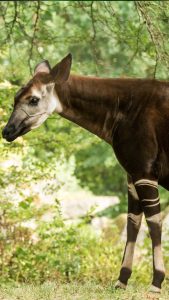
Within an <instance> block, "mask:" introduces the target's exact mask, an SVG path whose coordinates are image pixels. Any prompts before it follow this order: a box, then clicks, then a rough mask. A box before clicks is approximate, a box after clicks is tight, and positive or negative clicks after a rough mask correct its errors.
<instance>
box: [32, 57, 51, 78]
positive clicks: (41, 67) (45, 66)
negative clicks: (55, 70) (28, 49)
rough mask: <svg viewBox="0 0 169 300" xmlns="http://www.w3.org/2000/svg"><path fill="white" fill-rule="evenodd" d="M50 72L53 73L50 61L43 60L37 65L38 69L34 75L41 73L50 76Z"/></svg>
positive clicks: (36, 68)
mask: <svg viewBox="0 0 169 300" xmlns="http://www.w3.org/2000/svg"><path fill="white" fill-rule="evenodd" d="M50 71H51V67H50V64H49V62H48V60H43V61H41V62H40V63H39V64H38V65H36V67H35V69H34V75H36V74H37V73H41V72H44V73H48V74H49V73H50Z"/></svg>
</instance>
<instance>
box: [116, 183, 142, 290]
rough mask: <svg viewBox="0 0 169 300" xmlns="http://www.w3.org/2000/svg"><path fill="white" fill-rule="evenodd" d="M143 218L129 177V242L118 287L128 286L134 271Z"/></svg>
mask: <svg viewBox="0 0 169 300" xmlns="http://www.w3.org/2000/svg"><path fill="white" fill-rule="evenodd" d="M141 220H142V207H141V203H140V201H139V198H138V195H137V192H136V189H135V187H134V185H133V183H132V180H131V178H128V217H127V242H126V246H125V251H124V256H123V260H122V267H121V271H120V276H119V279H118V281H117V283H116V285H115V287H116V288H126V286H127V281H128V279H129V278H130V276H131V273H132V263H133V256H134V248H135V242H136V239H137V235H138V232H139V229H140V225H141Z"/></svg>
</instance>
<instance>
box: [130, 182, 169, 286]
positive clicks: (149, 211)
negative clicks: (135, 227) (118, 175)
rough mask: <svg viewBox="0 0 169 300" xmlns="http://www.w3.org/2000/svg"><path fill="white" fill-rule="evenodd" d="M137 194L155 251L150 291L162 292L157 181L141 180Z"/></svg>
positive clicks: (137, 183) (163, 274)
mask: <svg viewBox="0 0 169 300" xmlns="http://www.w3.org/2000/svg"><path fill="white" fill-rule="evenodd" d="M134 184H135V188H136V190H137V194H138V196H139V199H140V201H141V203H142V208H143V211H144V214H145V218H146V221H147V224H148V228H149V233H150V237H151V240H152V249H153V281H152V286H151V288H150V291H152V292H160V290H161V284H162V282H163V280H164V277H165V269H164V263H163V256H162V249H161V231H162V219H161V211H160V200H159V193H158V183H157V181H153V180H149V179H140V180H137V181H136V182H135V183H134Z"/></svg>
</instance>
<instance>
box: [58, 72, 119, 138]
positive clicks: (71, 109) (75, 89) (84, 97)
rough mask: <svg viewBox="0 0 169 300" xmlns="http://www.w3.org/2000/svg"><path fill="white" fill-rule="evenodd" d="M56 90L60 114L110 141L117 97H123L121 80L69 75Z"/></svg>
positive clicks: (117, 101)
mask: <svg viewBox="0 0 169 300" xmlns="http://www.w3.org/2000/svg"><path fill="white" fill-rule="evenodd" d="M56 91H57V94H58V97H59V99H60V102H61V105H62V109H63V110H62V112H61V113H60V115H61V116H63V117H64V118H66V119H68V120H70V121H72V122H74V123H76V124H78V125H80V126H81V127H83V128H85V129H87V130H88V131H90V132H92V133H94V134H95V135H97V136H99V137H100V138H102V139H104V140H105V141H106V142H108V143H110V144H112V134H113V130H114V128H115V127H116V126H115V125H116V122H117V121H118V120H119V118H120V117H121V114H120V111H119V99H123V98H124V95H123V93H124V91H122V83H120V80H113V79H101V78H95V77H86V76H75V75H71V76H70V77H69V80H68V82H66V83H65V84H64V85H62V86H56ZM120 101H121V100H120Z"/></svg>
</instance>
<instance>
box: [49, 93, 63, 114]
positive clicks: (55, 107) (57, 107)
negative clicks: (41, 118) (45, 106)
mask: <svg viewBox="0 0 169 300" xmlns="http://www.w3.org/2000/svg"><path fill="white" fill-rule="evenodd" d="M62 110H63V108H62V105H61V102H60V100H59V97H58V95H57V93H56V91H55V89H53V91H52V95H50V101H49V111H50V112H51V113H53V112H54V111H56V112H57V113H61V112H62Z"/></svg>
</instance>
